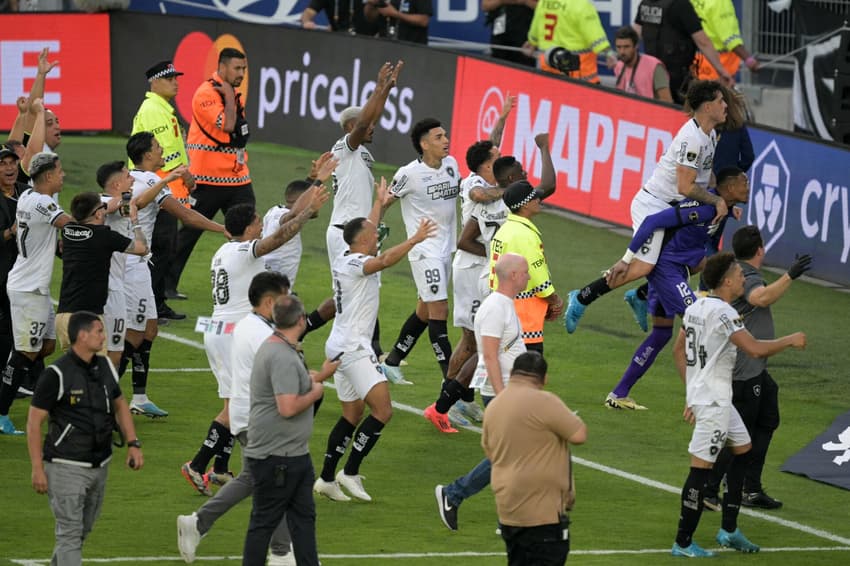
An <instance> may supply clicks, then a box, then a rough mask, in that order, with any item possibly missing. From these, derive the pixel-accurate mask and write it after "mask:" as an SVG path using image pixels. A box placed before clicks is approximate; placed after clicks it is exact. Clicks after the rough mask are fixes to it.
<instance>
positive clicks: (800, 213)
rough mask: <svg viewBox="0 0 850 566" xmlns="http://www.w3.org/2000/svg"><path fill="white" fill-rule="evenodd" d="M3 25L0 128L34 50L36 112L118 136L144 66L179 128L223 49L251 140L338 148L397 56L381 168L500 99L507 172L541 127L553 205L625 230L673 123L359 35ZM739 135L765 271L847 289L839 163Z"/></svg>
mask: <svg viewBox="0 0 850 566" xmlns="http://www.w3.org/2000/svg"><path fill="white" fill-rule="evenodd" d="M0 26H2V29H5V30H8V33H5V34H4V37H3V38H2V39H0V78H2V83H0V119H2V120H3V121H4V123H6V124H9V125H11V123H12V122H13V121H14V117H15V115H16V109H15V99H16V97H17V96H19V95H20V94H23V93H25V92H28V90H29V88H30V87H31V85H32V79H33V78H34V77H35V65H36V61H37V55H38V51H39V50H40V49H41V48H42V47H43V46H44V45H49V46H50V47H51V53H52V54H53V55H52V57H51V58H54V57H55V59H57V60H59V61H60V65H59V67H58V68H57V69H54V71H53V72H52V73H51V75H50V76H49V78H48V81H47V87H46V95H45V96H46V98H47V104H48V106H50V107H51V108H54V109H55V110H56V111H57V114H58V115H59V116H60V119H61V122H62V126H63V129H64V130H66V131H81V130H95V131H98V130H101V131H102V130H114V131H118V132H121V133H127V132H128V131H129V129H130V125H131V122H132V117H133V115H134V113H135V111H136V109H137V108H138V104H139V102H140V101H141V99H142V93H143V92H144V91H145V90H146V88H147V86H146V82H145V79H144V69H145V68H147V67H148V66H149V65H151V64H153V63H154V62H156V61H160V60H165V59H172V60H174V62H175V66H176V67H177V68H178V69H180V70H181V71H183V72H185V73H186V76H184V77H182V79H181V84H182V85H183V90H182V92H181V93H180V95H179V96H178V98H177V101H176V102H177V104H176V105H177V108H178V111H179V113H180V114H181V116H182V117H183V119H185V120H187V121H188V120H190V119H191V109H190V107H189V102H190V101H191V96H192V93H193V92H194V86H193V85H196V84H199V83H200V82H201V81H203V80H204V79H205V78H206V77H207V76H209V74H210V73H211V72H212V70H214V68H215V57H216V54H217V51H218V49H220V48H222V47H225V46H236V47H240V48H242V49H243V50H244V51H245V52H246V53H247V54H248V58H249V62H250V70H249V75H248V80H247V81H246V82H245V83H244V85H243V87H242V88H241V90H242V91H243V94H244V97H245V100H246V101H247V104H246V106H247V109H248V114H249V116H248V117H249V121H250V122H251V127H252V139H253V140H256V141H268V142H273V143H281V144H287V145H296V146H299V147H304V148H306V149H310V150H315V151H322V150H326V149H328V148H329V147H330V145H331V144H332V142H333V140H335V139H337V137H338V136H339V135H340V129H339V126H338V125H337V123H336V121H337V119H338V116H339V113H340V112H341V111H342V109H344V108H345V107H346V106H348V105H350V104H352V103H355V104H360V103H362V102H364V101H365V99H366V98H367V97H368V95H369V93H370V92H371V90H372V88H374V83H373V82H372V81H373V80H374V75H375V74H376V71H377V69H378V67H379V66H380V64H381V63H383V62H384V61H386V60H391V59H392V60H394V59H404V60H405V63H406V66H405V69H404V71H403V75H402V80H401V88H400V89H399V90H398V92H396V93H395V94H393V95H392V96H391V98H390V101H389V103H388V105H387V109H386V110H385V112H384V114H383V115H382V117H381V120H380V123H379V126H378V131H377V133H376V136H375V143H374V145H373V148H372V149H373V151H374V154H375V155H376V156H377V157H378V158H379V159H380V160H381V161H385V162H389V163H398V164H402V163H406V162H407V161H409V160H410V159H411V158H412V157H413V155H412V154H413V151H412V147H411V144H410V140H409V137H408V136H409V132H410V128H411V126H412V124H413V123H414V122H415V121H417V120H419V119H421V118H423V117H425V116H434V117H437V118H439V119H441V120H443V122H444V124H445V125H446V126H447V129H448V130H449V133H450V137H451V140H452V145H451V151H452V153H453V154H454V155H455V156H457V157H458V158H459V161H460V162H461V163H463V161H464V159H463V157H464V154H465V150H466V147H467V146H468V145H469V144H470V143H472V142H473V141H475V140H477V139H482V138H486V137H487V136H488V135H489V132H490V129H491V128H492V124H493V122H494V120H495V117H496V116H497V115H498V111H499V109H500V108H501V104H502V101H503V100H504V96H506V95H507V93H511V94H514V95H516V96H517V97H518V102H517V108H516V109H515V111H514V114H513V117H512V118H511V120H509V121H508V124H507V126H506V128H505V132H504V137H503V143H502V152H503V153H505V154H513V155H515V156H516V157H517V158H518V159H520V160H521V161H522V162H523V163H524V164H525V166H526V169H527V170H528V171H529V176H530V177H531V179H532V180H533V181H536V180H538V178H539V174H540V161H539V158H538V156H537V152H536V148H535V147H534V139H533V138H534V134H535V133H538V132H542V131H546V130H548V131H549V132H550V140H551V149H552V155H553V161H554V163H555V167H556V169H557V171H558V187H559V190H558V191H557V192H556V194H555V195H554V196H553V197H552V198H551V199H550V202H551V204H552V205H553V206H556V207H559V208H563V209H565V210H570V211H573V212H578V213H580V214H585V215H587V216H591V217H594V218H599V219H602V220H606V221H609V222H613V223H615V224H620V225H624V226H628V225H630V219H629V212H628V207H629V202H630V200H631V198H632V196H633V195H634V193H635V192H636V191H637V190H638V189H639V188H640V185H641V182H642V180H643V179H644V178H646V177H647V176H648V175H649V174H650V173H651V171H652V167H653V166H654V164H655V162H656V161H657V159H658V157H659V156H660V155H661V153H662V152H663V150H664V148H665V147H666V146H667V145H668V144H669V143H670V141H671V140H672V138H673V135H674V134H675V132H676V130H677V129H678V128H679V126H680V125H681V124H682V122H683V115H682V113H681V111H679V110H677V109H675V108H672V107H669V106H666V105H663V104H657V103H654V102H652V101H647V100H642V99H639V98H635V97H632V96H629V95H625V94H623V93H619V92H617V91H614V90H610V89H606V88H604V87H594V86H589V85H584V84H580V83H576V82H573V81H570V80H567V79H563V78H560V77H555V76H550V75H543V74H540V73H537V72H534V71H530V70H524V69H521V68H519V67H513V66H509V65H503V64H498V63H495V62H493V61H492V60H488V59H484V58H476V57H469V56H463V55H458V54H453V53H448V52H444V51H435V50H433V49H428V48H424V47H419V46H414V45H402V44H399V43H396V42H387V41H382V40H374V39H368V38H360V37H349V36H344V35H337V34H333V35H332V34H317V33H310V32H307V31H304V30H300V29H291V28H280V27H269V26H260V25H252V24H247V23H239V22H237V23H234V22H232V21H226V20H215V19H200V18H180V17H174V16H158V15H147V14H131V13H114V14H110V15H108V16H107V15H3V16H0ZM80 30H85V33H80ZM750 132H751V136H752V139H753V145H754V147H755V153H756V156H757V158H756V162H755V164H754V165H753V169H752V171H751V174H750V177H751V186H752V195H751V203H750V205H749V206H748V207H746V210H745V216H744V218H746V219H747V221H748V222H750V223H753V224H757V225H758V226H759V227H760V228H761V229H762V231H763V232H764V233H765V242H766V244H767V248H768V255H767V260H768V263H769V264H773V265H780V266H781V265H788V264H790V262H791V261H792V259H793V257H794V254H795V253H804V252H808V253H812V254H814V255H815V262H814V268H813V269H812V274H813V275H814V276H816V277H819V278H822V279H826V280H829V281H834V282H836V283H839V284H843V285H850V269H848V263H847V261H848V255H849V254H850V195H848V188H847V187H848V185H850V169H848V168H847V166H846V163H848V161H850V150H848V148H846V147H843V146H837V145H830V144H825V143H821V142H817V141H813V140H812V139H810V138H804V137H800V136H794V135H791V134H787V133H784V132H779V131H776V130H773V129H770V128H765V127H761V126H753V127H751V128H750ZM464 169H465V167H464ZM735 226H737V223H730V227H729V230H733V229H734V227H735Z"/></svg>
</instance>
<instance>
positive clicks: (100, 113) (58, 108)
mask: <svg viewBox="0 0 850 566" xmlns="http://www.w3.org/2000/svg"><path fill="white" fill-rule="evenodd" d="M0 29H2V30H3V34H2V37H0V129H2V130H9V129H10V128H11V127H12V124H13V123H14V121H15V117H16V116H17V115H18V110H17V107H16V106H15V101H16V100H17V98H18V97H19V96H22V95H26V94H28V93H29V91H30V89H31V88H32V84H33V81H34V80H35V75H36V70H37V69H38V54H39V53H40V52H41V50H42V49H43V48H45V47H49V48H50V61H58V62H59V64H58V65H57V66H56V67H55V68H54V69H53V70H52V71H51V72H50V74H49V75H47V80H46V82H45V87H44V99H45V100H44V103H45V106H46V107H47V108H49V109H51V110H53V112H55V113H56V115H57V116H58V117H59V123H60V124H61V126H62V129H63V130H109V129H111V128H112V88H111V80H110V60H109V16H108V15H106V14H94V15H88V14H38V15H36V14H32V15H17V14H16V15H3V16H0Z"/></svg>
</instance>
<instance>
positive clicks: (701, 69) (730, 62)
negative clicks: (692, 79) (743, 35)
mask: <svg viewBox="0 0 850 566" xmlns="http://www.w3.org/2000/svg"><path fill="white" fill-rule="evenodd" d="M718 54H719V55H720V62H721V63H722V64H723V68H724V69H726V70H727V71H728V72H729V74H730V75H732V76H733V77H734V76H735V73H737V72H738V69H739V68H740V67H741V58H740V57H738V55H737V54H736V53H734V52H733V51H720V52H719V53H718ZM694 66H695V67H696V73H697V78H698V79H700V80H703V81H716V80H717V79H719V78H720V75H718V74H717V71H715V70H714V66H712V64H711V63H709V62H708V59H706V58H705V56H704V55H702V54H701V53H697V56H696V57H695V58H694Z"/></svg>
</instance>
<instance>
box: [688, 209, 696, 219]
mask: <svg viewBox="0 0 850 566" xmlns="http://www.w3.org/2000/svg"><path fill="white" fill-rule="evenodd" d="M688 220H690V221H691V222H696V221H697V220H699V213H698V212H697V211H696V210H692V211H691V212H689V213H688Z"/></svg>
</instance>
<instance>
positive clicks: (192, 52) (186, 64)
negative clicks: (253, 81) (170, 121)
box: [173, 2, 251, 122]
mask: <svg viewBox="0 0 850 566" xmlns="http://www.w3.org/2000/svg"><path fill="white" fill-rule="evenodd" d="M237 3H238V2H232V4H237ZM241 3H242V4H244V2H241ZM226 47H232V48H234V49H238V50H239V51H241V52H242V53H245V55H246V56H247V57H248V65H249V69H250V64H251V58H250V54H249V53H247V52H246V51H245V48H244V47H242V43H241V42H240V41H239V39H238V38H237V37H236V36H235V35H231V34H229V33H225V34H223V35H220V36H218V37H217V38H216V39H215V40H213V39H212V38H210V36H208V35H207V34H205V33H203V32H200V31H193V32H192V33H189V34H186V36H184V37H183V39H181V40H180V43H179V44H178V45H177V49H176V50H175V52H174V58H173V61H174V67H175V68H176V69H177V70H179V71H180V72H181V73H184V75H183V76H182V77H180V78H178V79H177V80H178V81H179V84H180V90H179V91H178V93H177V98H176V99H175V102H176V104H177V110H178V111H179V112H180V115H181V116H182V117H183V119H184V120H186V121H187V122H190V121H191V120H192V97H193V96H194V95H195V90H196V89H197V88H198V85H200V84H201V83H203V82H204V81H205V80H207V79H209V78H210V76H212V74H213V73H214V72H215V71H216V70H217V69H218V54H219V52H220V51H221V50H222V49H224V48H226ZM249 72H250V71H245V78H244V79H243V80H242V84H241V85H239V87H237V89H236V91H237V92H239V93H241V94H242V101H243V104H244V103H245V101H246V100H248V74H249Z"/></svg>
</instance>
